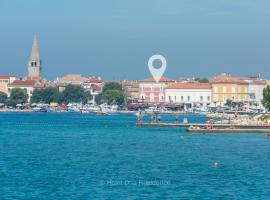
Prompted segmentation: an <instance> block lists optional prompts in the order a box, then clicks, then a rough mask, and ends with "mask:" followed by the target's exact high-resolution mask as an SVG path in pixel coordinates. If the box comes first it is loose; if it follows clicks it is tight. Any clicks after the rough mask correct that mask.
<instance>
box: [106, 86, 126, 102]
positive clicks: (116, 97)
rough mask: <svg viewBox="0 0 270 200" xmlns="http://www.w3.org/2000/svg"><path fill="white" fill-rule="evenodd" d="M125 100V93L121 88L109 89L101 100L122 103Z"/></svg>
mask: <svg viewBox="0 0 270 200" xmlns="http://www.w3.org/2000/svg"><path fill="white" fill-rule="evenodd" d="M124 101H125V95H124V93H123V91H121V90H107V91H105V92H104V93H103V94H102V97H101V102H103V103H108V104H112V103H116V104H118V105H122V104H123V103H124Z"/></svg>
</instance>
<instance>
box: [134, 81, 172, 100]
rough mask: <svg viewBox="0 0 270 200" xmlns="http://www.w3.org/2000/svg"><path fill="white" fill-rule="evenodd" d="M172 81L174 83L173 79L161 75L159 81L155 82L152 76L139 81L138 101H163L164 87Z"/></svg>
mask: <svg viewBox="0 0 270 200" xmlns="http://www.w3.org/2000/svg"><path fill="white" fill-rule="evenodd" d="M172 83H175V81H174V80H172V79H170V78H167V77H161V79H160V80H159V82H156V81H155V79H154V78H153V77H151V78H148V79H145V80H143V81H140V82H139V94H140V99H139V101H141V102H146V103H164V102H165V88H166V87H167V86H168V85H170V84H172Z"/></svg>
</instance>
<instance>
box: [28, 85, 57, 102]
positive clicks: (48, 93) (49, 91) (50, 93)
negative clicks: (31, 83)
mask: <svg viewBox="0 0 270 200" xmlns="http://www.w3.org/2000/svg"><path fill="white" fill-rule="evenodd" d="M58 101H59V91H58V89H57V88H53V87H48V88H45V89H35V90H34V92H33V95H32V97H31V102H32V103H40V102H43V103H47V104H49V103H51V102H58Z"/></svg>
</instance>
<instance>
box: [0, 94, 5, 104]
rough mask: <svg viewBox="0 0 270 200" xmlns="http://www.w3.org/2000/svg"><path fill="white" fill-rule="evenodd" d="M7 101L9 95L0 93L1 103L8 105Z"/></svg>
mask: <svg viewBox="0 0 270 200" xmlns="http://www.w3.org/2000/svg"><path fill="white" fill-rule="evenodd" d="M6 101H7V94H6V93H4V92H0V103H6Z"/></svg>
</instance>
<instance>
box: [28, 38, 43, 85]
mask: <svg viewBox="0 0 270 200" xmlns="http://www.w3.org/2000/svg"><path fill="white" fill-rule="evenodd" d="M41 70H42V60H41V57H40V53H39V48H38V40H37V37H36V36H35V37H34V40H33V45H32V51H31V55H30V58H29V61H28V77H27V79H29V80H40V79H41Z"/></svg>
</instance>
